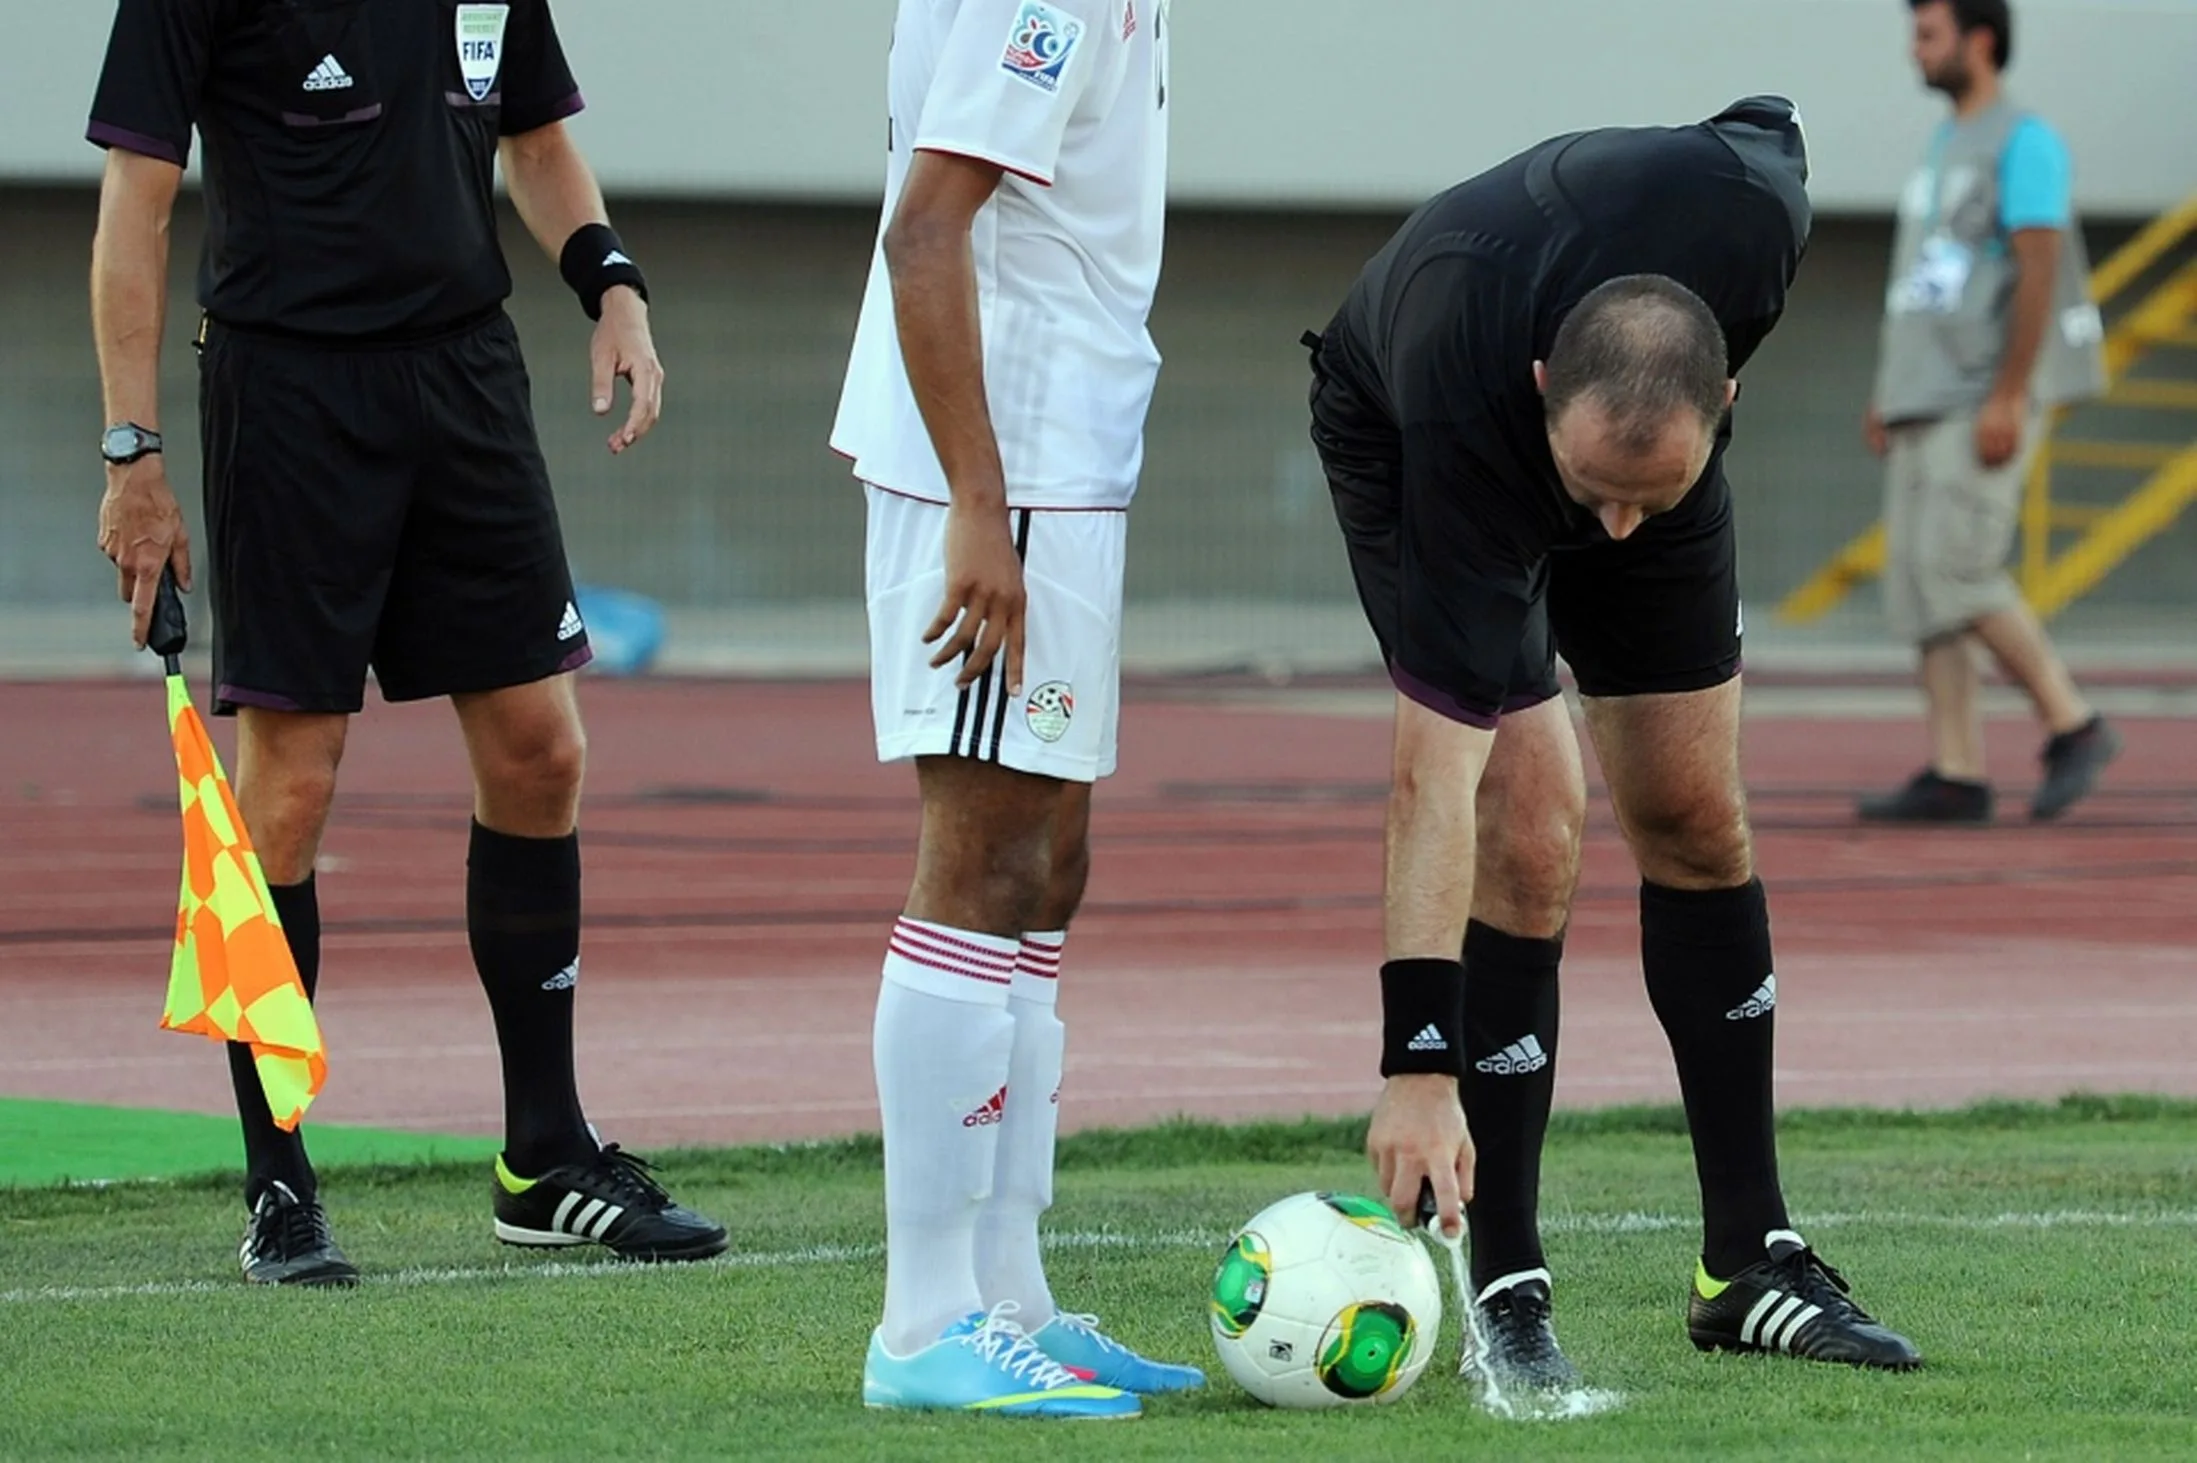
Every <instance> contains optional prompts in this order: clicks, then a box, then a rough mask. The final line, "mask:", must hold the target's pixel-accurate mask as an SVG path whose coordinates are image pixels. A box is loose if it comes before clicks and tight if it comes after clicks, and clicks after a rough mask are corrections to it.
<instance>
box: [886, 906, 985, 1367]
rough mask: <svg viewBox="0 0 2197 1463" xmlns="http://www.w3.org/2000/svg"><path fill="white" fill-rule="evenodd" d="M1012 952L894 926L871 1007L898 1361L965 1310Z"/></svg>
mask: <svg viewBox="0 0 2197 1463" xmlns="http://www.w3.org/2000/svg"><path fill="white" fill-rule="evenodd" d="M1020 950H1021V946H1020V942H1019V941H1016V940H1011V939H1006V938H1003V937H1001V936H998V935H980V934H972V933H970V932H968V931H966V930H955V929H949V928H947V927H946V926H943V925H934V924H927V923H925V922H923V921H921V920H912V919H908V918H905V917H903V918H902V919H901V920H900V921H899V923H897V924H896V925H895V926H894V927H893V933H892V941H891V944H890V947H889V948H888V950H887V953H886V956H885V970H884V981H883V983H882V985H881V986H880V987H879V990H878V996H877V1024H876V1027H875V1030H874V1033H873V1037H872V1047H871V1052H872V1059H873V1060H874V1062H875V1064H876V1069H877V1097H878V1108H879V1116H880V1118H881V1119H882V1122H883V1127H884V1134H885V1318H884V1321H883V1323H882V1325H881V1326H880V1328H879V1330H880V1337H881V1339H882V1341H883V1343H884V1345H885V1347H886V1348H887V1350H889V1351H890V1352H892V1353H893V1354H895V1355H902V1356H905V1355H908V1354H910V1353H912V1352H914V1351H916V1350H919V1349H920V1348H922V1347H925V1346H928V1345H930V1344H931V1343H932V1342H934V1341H937V1340H938V1339H939V1337H940V1336H941V1335H943V1334H944V1333H945V1331H946V1329H947V1328H948V1327H949V1326H952V1325H954V1324H956V1323H957V1322H960V1321H962V1320H963V1319H964V1318H966V1317H967V1316H969V1315H970V1314H971V1313H972V1312H975V1311H980V1310H988V1309H989V1304H988V1302H987V1301H986V1300H985V1297H984V1293H983V1290H982V1287H980V1286H979V1285H978V1283H977V1269H976V1251H977V1242H976V1240H977V1224H978V1218H979V1215H980V1214H981V1212H982V1211H983V1208H984V1203H985V1200H986V1199H987V1197H988V1196H989V1195H990V1194H991V1192H992V1179H993V1168H994V1161H995V1154H996V1153H997V1151H998V1149H999V1146H1000V1135H1001V1132H1002V1130H1003V1128H1004V1126H1005V1123H1004V1116H1005V1110H1006V1106H1007V1101H1008V1095H1009V1075H1008V1074H1009V1065H1010V1062H1011V1061H1012V1059H1013V1055H1014V1051H1015V1045H1016V1042H1015V1031H1016V1022H1015V1019H1014V1017H1012V1016H1011V1015H1009V1014H1008V998H1009V996H1010V994H1011V993H1012V992H1013V990H1014V982H1015V966H1016V961H1017V957H1018V955H1019V954H1020Z"/></svg>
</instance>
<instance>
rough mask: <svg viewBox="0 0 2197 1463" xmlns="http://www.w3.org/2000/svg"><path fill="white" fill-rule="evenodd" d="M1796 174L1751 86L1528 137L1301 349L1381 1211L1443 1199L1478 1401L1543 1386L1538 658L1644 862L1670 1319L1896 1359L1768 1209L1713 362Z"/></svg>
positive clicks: (1546, 941) (1411, 239)
mask: <svg viewBox="0 0 2197 1463" xmlns="http://www.w3.org/2000/svg"><path fill="white" fill-rule="evenodd" d="M1807 176H1808V166H1807V153H1806V146H1805V141H1804V138H1803V137H1802V133H1801V127H1800V115H1799V113H1798V112H1797V111H1796V110H1795V109H1794V108H1793V106H1792V105H1791V103H1789V102H1787V101H1785V100H1783V99H1782V98H1778V97H1750V98H1748V99H1746V100H1744V101H1741V102H1739V103H1737V104H1735V105H1734V106H1732V107H1731V108H1729V109H1728V110H1726V111H1725V112H1724V113H1723V114H1722V115H1720V116H1717V117H1714V118H1712V119H1710V120H1708V121H1706V122H1702V123H1699V124H1696V125H1694V126H1690V127H1652V128H1613V129H1605V130H1602V131H1595V132H1583V133H1577V134H1573V135H1570V136H1565V137H1559V138H1555V139H1553V140H1551V141H1549V142H1545V143H1543V144H1541V145H1540V146H1538V147H1535V148H1532V149H1530V150H1528V151H1527V152H1524V153H1522V154H1520V155H1519V156H1518V157H1515V158H1513V159H1511V160H1510V161H1509V162H1506V163H1503V164H1500V165H1499V166H1497V167H1495V168H1494V169H1492V170H1490V171H1488V172H1486V173H1483V174H1481V175H1480V176H1479V177H1476V178H1473V179H1470V180H1468V181H1466V182H1464V183H1461V184H1459V185H1458V186H1457V187H1455V188H1452V189H1450V190H1449V191H1448V192H1446V193H1443V194H1441V195H1440V196H1438V197H1436V198H1435V199H1434V200H1433V201H1432V202H1430V203H1428V204H1427V205H1425V206H1424V207H1423V208H1421V209H1420V210H1419V211H1418V212H1417V213H1416V214H1414V215H1413V216H1412V217H1411V219H1410V220H1408V221H1407V222H1406V223H1405V224H1404V226H1403V229H1402V230H1401V231H1400V232H1399V233H1398V234H1397V235H1396V237H1395V238H1394V239H1393V240H1392V241H1391V242H1390V243H1389V244H1388V245H1387V246H1386V247H1385V248H1384V249H1382V250H1381V252H1380V253H1379V254H1378V255H1376V256H1375V257H1374V259H1373V261H1372V263H1370V264H1369V265H1367V266H1366V269H1365V271H1364V273H1363V274H1362V275H1361V276H1360V277H1359V280H1358V283H1357V285H1356V287H1355V288H1354V289H1353V290H1352V291H1351V293H1350V296H1349V298H1348V299H1347V300H1346V301H1345V302H1344V305H1343V307H1342V309H1341V311H1340V312H1339V313H1338V314H1337V315H1336V317H1335V320H1334V322H1333V324H1331V325H1330V326H1329V327H1328V330H1327V332H1326V334H1325V336H1324V337H1317V336H1315V337H1308V343H1310V344H1312V345H1314V347H1315V357H1314V376H1315V384H1314V386H1313V392H1312V419H1313V428H1312V435H1313V440H1314V443H1315V444H1316V445H1317V447H1318V448H1319V451H1320V455H1321V458H1322V460H1323V462H1324V463H1325V466H1326V469H1327V475H1328V480H1329V484H1330V486H1331V488H1332V489H1333V493H1334V499H1335V506H1336V511H1337V513H1338V515H1339V516H1340V519H1341V523H1342V529H1343V537H1344V540H1345V542H1346V544H1347V546H1348V549H1349V553H1350V563H1351V570H1352V574H1353V576H1354V578H1355V579H1356V582H1357V587H1358V591H1359V596H1360V598H1361V599H1362V600H1363V602H1364V606H1365V610H1366V615H1367V618H1368V619H1369V620H1370V621H1371V622H1372V626H1373V631H1374V634H1375V636H1376V637H1377V638H1378V640H1379V642H1380V644H1381V647H1382V650H1383V651H1384V653H1385V654H1386V656H1387V659H1388V664H1389V671H1390V676H1391V679H1392V680H1393V681H1394V682H1395V685H1396V691H1397V697H1396V742H1395V763H1394V780H1395V785H1394V789H1393V792H1392V795H1391V798H1390V803H1389V815H1388V850H1387V863H1386V868H1387V889H1386V895H1385V917H1386V941H1387V955H1388V960H1387V963H1386V964H1385V965H1384V966H1383V968H1382V971H1381V988H1382V1004H1383V1014H1384V1022H1383V1027H1384V1050H1383V1054H1382V1063H1381V1071H1382V1075H1383V1076H1384V1077H1386V1078H1387V1079H1388V1083H1387V1086H1386V1088H1385V1090H1384V1091H1383V1093H1382V1096H1381V1100H1380V1105H1379V1106H1378V1107H1377V1108H1376V1110H1375V1112H1374V1115H1373V1123H1372V1129H1371V1132H1370V1134H1369V1137H1368V1140H1367V1141H1368V1148H1369V1150H1370V1152H1371V1155H1372V1157H1373V1159H1374V1162H1375V1164H1376V1166H1377V1167H1378V1169H1379V1172H1380V1177H1381V1180H1382V1183H1383V1185H1384V1187H1385V1188H1386V1190H1387V1192H1388V1194H1389V1195H1390V1198H1391V1202H1392V1203H1394V1204H1396V1205H1397V1206H1398V1208H1399V1212H1405V1213H1408V1212H1410V1211H1411V1208H1412V1205H1413V1203H1414V1200H1415V1199H1416V1197H1417V1196H1418V1195H1419V1193H1420V1191H1421V1185H1422V1184H1428V1185H1430V1186H1431V1188H1432V1189H1433V1191H1434V1196H1435V1199H1436V1203H1437V1207H1438V1209H1439V1212H1440V1215H1441V1218H1442V1220H1443V1222H1444V1223H1445V1225H1451V1224H1454V1222H1455V1220H1456V1217H1457V1210H1458V1206H1459V1201H1460V1199H1462V1200H1464V1201H1466V1202H1465V1211H1466V1212H1465V1219H1466V1222H1467V1224H1468V1225H1469V1227H1470V1229H1471V1238H1472V1261H1473V1270H1474V1277H1473V1279H1474V1284H1475V1287H1476V1288H1477V1290H1478V1295H1477V1297H1476V1308H1477V1311H1478V1316H1477V1324H1476V1325H1475V1328H1474V1329H1475V1333H1476V1335H1478V1336H1481V1337H1484V1338H1485V1339H1486V1344H1485V1345H1484V1346H1482V1347H1480V1348H1478V1349H1477V1351H1476V1355H1475V1361H1476V1363H1477V1365H1478V1367H1479V1370H1480V1373H1481V1376H1482V1377H1483V1378H1484V1379H1485V1380H1487V1381H1489V1382H1492V1383H1495V1384H1498V1385H1500V1386H1501V1387H1502V1389H1503V1390H1506V1391H1507V1390H1511V1389H1513V1388H1515V1387H1517V1386H1529V1387H1561V1386H1566V1385H1569V1384H1570V1383H1571V1382H1572V1381H1574V1380H1575V1379H1576V1374H1575V1373H1574V1372H1573V1371H1572V1369H1571V1367H1570V1364H1569V1363H1568V1362H1567V1361H1565V1359H1564V1357H1563V1353H1562V1352H1561V1350H1560V1349H1559V1348H1558V1347H1557V1344H1556V1338H1555V1334H1554V1332H1553V1330H1552V1329H1551V1328H1550V1324H1549V1300H1550V1285H1551V1281H1550V1274H1549V1270H1548V1267H1547V1262H1546V1259H1545V1257H1544V1255H1543V1252H1542V1248H1541V1241H1540V1235H1539V1233H1538V1230H1537V1223H1536V1212H1535V1210H1536V1202H1537V1195H1538V1188H1539V1182H1540V1161H1541V1141H1542V1137H1543V1134H1544V1133H1545V1131H1546V1129H1547V1125H1548V1115H1549V1103H1550V1099H1551V1095H1552V1092H1553V1087H1554V1078H1555V1053H1556V1021H1557V980H1556V975H1557V965H1558V960H1559V958H1560V956H1561V954H1562V950H1563V944H1562V940H1563V933H1564V929H1565V926H1566V923H1567V921H1568V919H1569V915H1570V904H1571V897H1572V890H1573V888H1574V886H1575V884H1576V882H1577V879H1578V870H1579V862H1578V861H1579V841H1580V831H1581V827H1582V825H1583V822H1584V819H1585V813H1586V807H1585V804H1586V787H1585V781H1584V777H1583V774H1582V772H1581V767H1580V752H1579V745H1578V741H1577V738H1576V736H1575V734H1574V732H1573V728H1572V721H1571V715H1570V713H1569V711H1568V710H1567V709H1566V707H1565V704H1564V700H1563V698H1562V696H1561V694H1560V692H1559V690H1558V686H1557V680H1556V657H1557V655H1558V654H1561V655H1562V656H1563V657H1564V658H1565V660H1566V661H1568V662H1569V663H1570V665H1571V667H1572V670H1573V671H1574V672H1575V673H1576V675H1577V676H1578V681H1579V689H1580V692H1581V695H1582V698H1583V699H1584V701H1585V703H1586V720H1587V727H1588V730H1589V731H1590V732H1591V733H1592V735H1593V738H1594V743H1595V749H1596V751H1597V752H1598V753H1599V755H1600V761H1601V765H1602V767H1603V770H1604V772H1605V773H1606V775H1607V777H1608V779H1609V784H1610V795H1611V799H1612V801H1613V802H1614V803H1615V805H1616V809H1617V819H1618V823H1619V826H1620V827H1621V828H1622V829H1623V831H1624V834H1625V839H1626V842H1627V843H1628V845H1629V846H1630V847H1631V850H1632V854H1633V858H1634V861H1635V862H1636V863H1637V864H1638V865H1639V868H1640V873H1641V881H1642V882H1641V891H1640V924H1641V955H1642V963H1643V965H1644V967H1645V974H1646V977H1647V986H1648V996H1649V1000H1650V1002H1651V1004H1652V1005H1653V1006H1654V1008H1655V1012H1656V1015H1657V1017H1658V1018H1659V1019H1660V1020H1661V1022H1662V1024H1663V1028H1664V1032H1665V1034H1666V1035H1667V1036H1668V1038H1669V1040H1670V1045H1671V1051H1672V1055H1673V1057H1674V1058H1675V1059H1676V1064H1677V1068H1678V1077H1679V1086H1680V1089H1681V1091H1682V1092H1683V1094H1684V1097H1685V1103H1686V1116H1687V1121H1688V1123H1689V1125H1690V1127H1691V1129H1692V1135H1693V1145H1694V1155H1695V1163H1696V1167H1697V1168H1698V1170H1699V1174H1700V1179H1701V1192H1702V1209H1703V1219H1704V1231H1705V1233H1704V1244H1703V1249H1702V1257H1701V1266H1700V1269H1699V1270H1698V1272H1697V1274H1696V1277H1695V1287H1694V1294H1693V1297H1692V1301H1691V1305H1690V1308H1689V1311H1688V1327H1689V1330H1690V1332H1691V1335H1692V1338H1693V1340H1694V1343H1695V1344H1696V1345H1698V1346H1701V1347H1703V1348H1710V1347H1717V1348H1725V1349H1732V1350H1744V1351H1779V1352H1786V1353H1790V1354H1794V1355H1799V1356H1803V1357H1809V1358H1814V1359H1819V1360H1827V1361H1844V1362H1852V1363H1862V1364H1868V1365H1874V1366H1882V1367H1889V1368H1906V1367H1910V1366H1913V1365H1914V1364H1915V1363H1916V1362H1917V1360H1918V1357H1917V1354H1916V1352H1915V1349H1914V1347H1913V1346H1912V1345H1911V1344H1909V1342H1908V1341H1907V1340H1906V1339H1905V1338H1903V1337H1901V1336H1899V1335H1897V1334H1895V1333H1893V1332H1891V1331H1889V1330H1887V1329H1886V1328H1885V1327H1883V1326H1881V1325H1878V1324H1877V1323H1876V1322H1874V1321H1873V1320H1872V1319H1871V1318H1870V1316H1869V1315H1868V1314H1867V1313H1866V1312H1864V1311H1863V1310H1862V1309H1861V1308H1860V1307H1859V1306H1857V1305H1856V1304H1854V1303H1853V1301H1852V1300H1851V1299H1850V1298H1849V1297H1848V1294H1847V1291H1846V1287H1845V1283H1844V1281H1842V1280H1840V1279H1839V1278H1838V1276H1837V1274H1836V1272H1834V1271H1833V1270H1831V1269H1830V1268H1829V1267H1828V1266H1827V1265H1825V1264H1824V1263H1823V1262H1822V1261H1821V1260H1819V1259H1818V1258H1817V1257H1816V1254H1815V1251H1814V1250H1812V1249H1811V1248H1809V1247H1808V1245H1807V1244H1806V1242H1805V1241H1804V1240H1802V1239H1801V1237H1800V1236H1799V1235H1797V1234H1795V1233H1793V1232H1792V1228H1791V1225H1790V1223H1789V1221H1788V1219H1787V1215H1786V1210H1785V1203H1784V1197H1783V1194H1782V1192H1781V1190H1780V1188H1779V1184H1778V1176H1777V1148H1776V1136H1775V1120H1774V1109H1773V1105H1772V1100H1771V1096H1772V1094H1771V1069H1772V1040H1771V1038H1772V1032H1773V1027H1774V1017H1773V1013H1774V1011H1775V1008H1776V1005H1777V978H1776V976H1775V975H1774V974H1773V973H1772V971H1773V966H1772V964H1771V956H1770V922H1769V911H1768V906H1767V903H1766V901H1765V899H1764V895H1763V891H1762V885H1761V883H1760V881H1759V880H1757V879H1756V878H1755V873H1754V859H1753V849H1752V847H1751V841H1750V837H1749V833H1748V826H1747V812H1746V803H1745V797H1744V794H1743V792H1742V789H1741V783H1740V776H1739V640H1740V636H1739V587H1738V581H1737V576H1736V572H1735V557H1734V536H1733V524H1732V492H1731V487H1730V485H1729V483H1728V482H1727V481H1726V479H1725V476H1724V472H1723V454H1724V445H1725V443H1726V441H1727V440H1728V437H1729V433H1730V415H1729V408H1730V406H1731V403H1732V401H1733V399H1734V396H1735V395H1736V392H1737V389H1738V388H1737V385H1736V383H1735V382H1734V381H1733V380H1732V379H1731V378H1732V376H1733V375H1734V374H1735V373H1737V372H1738V371H1739V370H1740V368H1741V367H1742V366H1744V365H1745V364H1746V362H1747V360H1748V359H1749V358H1750V357H1751V356H1752V355H1753V354H1754V352H1755V350H1756V348H1757V347H1759V346H1760V345H1761V343H1762V342H1763V340H1764V339H1765V338H1766V337H1767V336H1768V335H1769V333H1770V331H1771V330H1772V329H1773V328H1774V327H1775V325H1776V323H1777V321H1778V318H1779V316H1780V315H1781V314H1782V313H1783V311H1784V308H1785V299H1786V293H1787V291H1788V290H1789V289H1790V288H1791V286H1792V281H1793V278H1794V275H1795V272H1796V271H1797V270H1798V268H1799V265H1800V260H1801V256H1802V254H1803V253H1804V252H1805V250H1806V248H1807V242H1808V230H1809V225H1810V207H1809V202H1808V195H1807V190H1806V182H1807ZM1460 953H1461V954H1462V957H1463V959H1462V962H1461V963H1460V960H1459V956H1460ZM1460 1104H1461V1105H1460ZM1468 1124H1469V1133H1468ZM1476 1146H1477V1153H1476V1152H1475V1148H1476Z"/></svg>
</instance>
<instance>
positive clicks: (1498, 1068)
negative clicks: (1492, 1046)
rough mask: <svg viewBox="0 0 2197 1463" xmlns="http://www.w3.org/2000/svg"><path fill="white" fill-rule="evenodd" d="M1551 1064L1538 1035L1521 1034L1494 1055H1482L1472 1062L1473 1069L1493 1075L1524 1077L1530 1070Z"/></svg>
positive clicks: (1536, 1070) (1538, 1069)
mask: <svg viewBox="0 0 2197 1463" xmlns="http://www.w3.org/2000/svg"><path fill="white" fill-rule="evenodd" d="M1548 1064H1549V1054H1548V1053H1547V1052H1545V1051H1543V1050H1542V1049H1541V1039H1540V1038H1539V1037H1537V1036H1532V1035H1527V1036H1521V1037H1520V1038H1518V1040H1516V1041H1514V1042H1512V1043H1511V1044H1510V1045H1509V1046H1506V1047H1504V1048H1503V1049H1502V1050H1501V1051H1499V1052H1497V1053H1496V1054H1495V1055H1494V1056H1492V1057H1482V1058H1480V1060H1479V1061H1477V1062H1474V1063H1473V1064H1472V1066H1473V1070H1474V1071H1478V1072H1485V1073H1487V1074H1488V1075H1489V1076H1491V1077H1523V1076H1525V1075H1526V1074H1527V1073H1528V1072H1538V1071H1540V1070H1541V1069H1542V1068H1543V1067H1546V1066H1547V1065H1548Z"/></svg>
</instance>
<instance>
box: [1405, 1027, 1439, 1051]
mask: <svg viewBox="0 0 2197 1463" xmlns="http://www.w3.org/2000/svg"><path fill="white" fill-rule="evenodd" d="M1404 1050H1405V1051H1407V1052H1446V1051H1448V1050H1449V1043H1448V1042H1447V1041H1444V1040H1443V1039H1442V1033H1441V1032H1439V1031H1436V1030H1435V1029H1434V1028H1433V1027H1432V1026H1428V1027H1427V1029H1426V1030H1424V1031H1422V1032H1420V1033H1419V1034H1418V1035H1417V1036H1415V1037H1413V1038H1412V1039H1411V1040H1409V1041H1407V1042H1405V1043H1404Z"/></svg>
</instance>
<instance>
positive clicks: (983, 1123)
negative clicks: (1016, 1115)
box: [961, 1087, 1007, 1128]
mask: <svg viewBox="0 0 2197 1463" xmlns="http://www.w3.org/2000/svg"><path fill="white" fill-rule="evenodd" d="M1006 1117H1007V1089H1006V1088H1004V1087H1002V1088H1000V1089H999V1091H997V1092H995V1093H993V1094H992V1095H991V1096H990V1097H987V1098H985V1099H984V1105H983V1106H982V1107H980V1108H978V1109H977V1110H976V1111H975V1112H973V1113H970V1114H969V1115H968V1116H967V1117H965V1118H963V1119H962V1120H961V1126H963V1127H964V1128H989V1127H990V1126H992V1124H994V1123H997V1122H1003V1121H1005V1120H1006Z"/></svg>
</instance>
